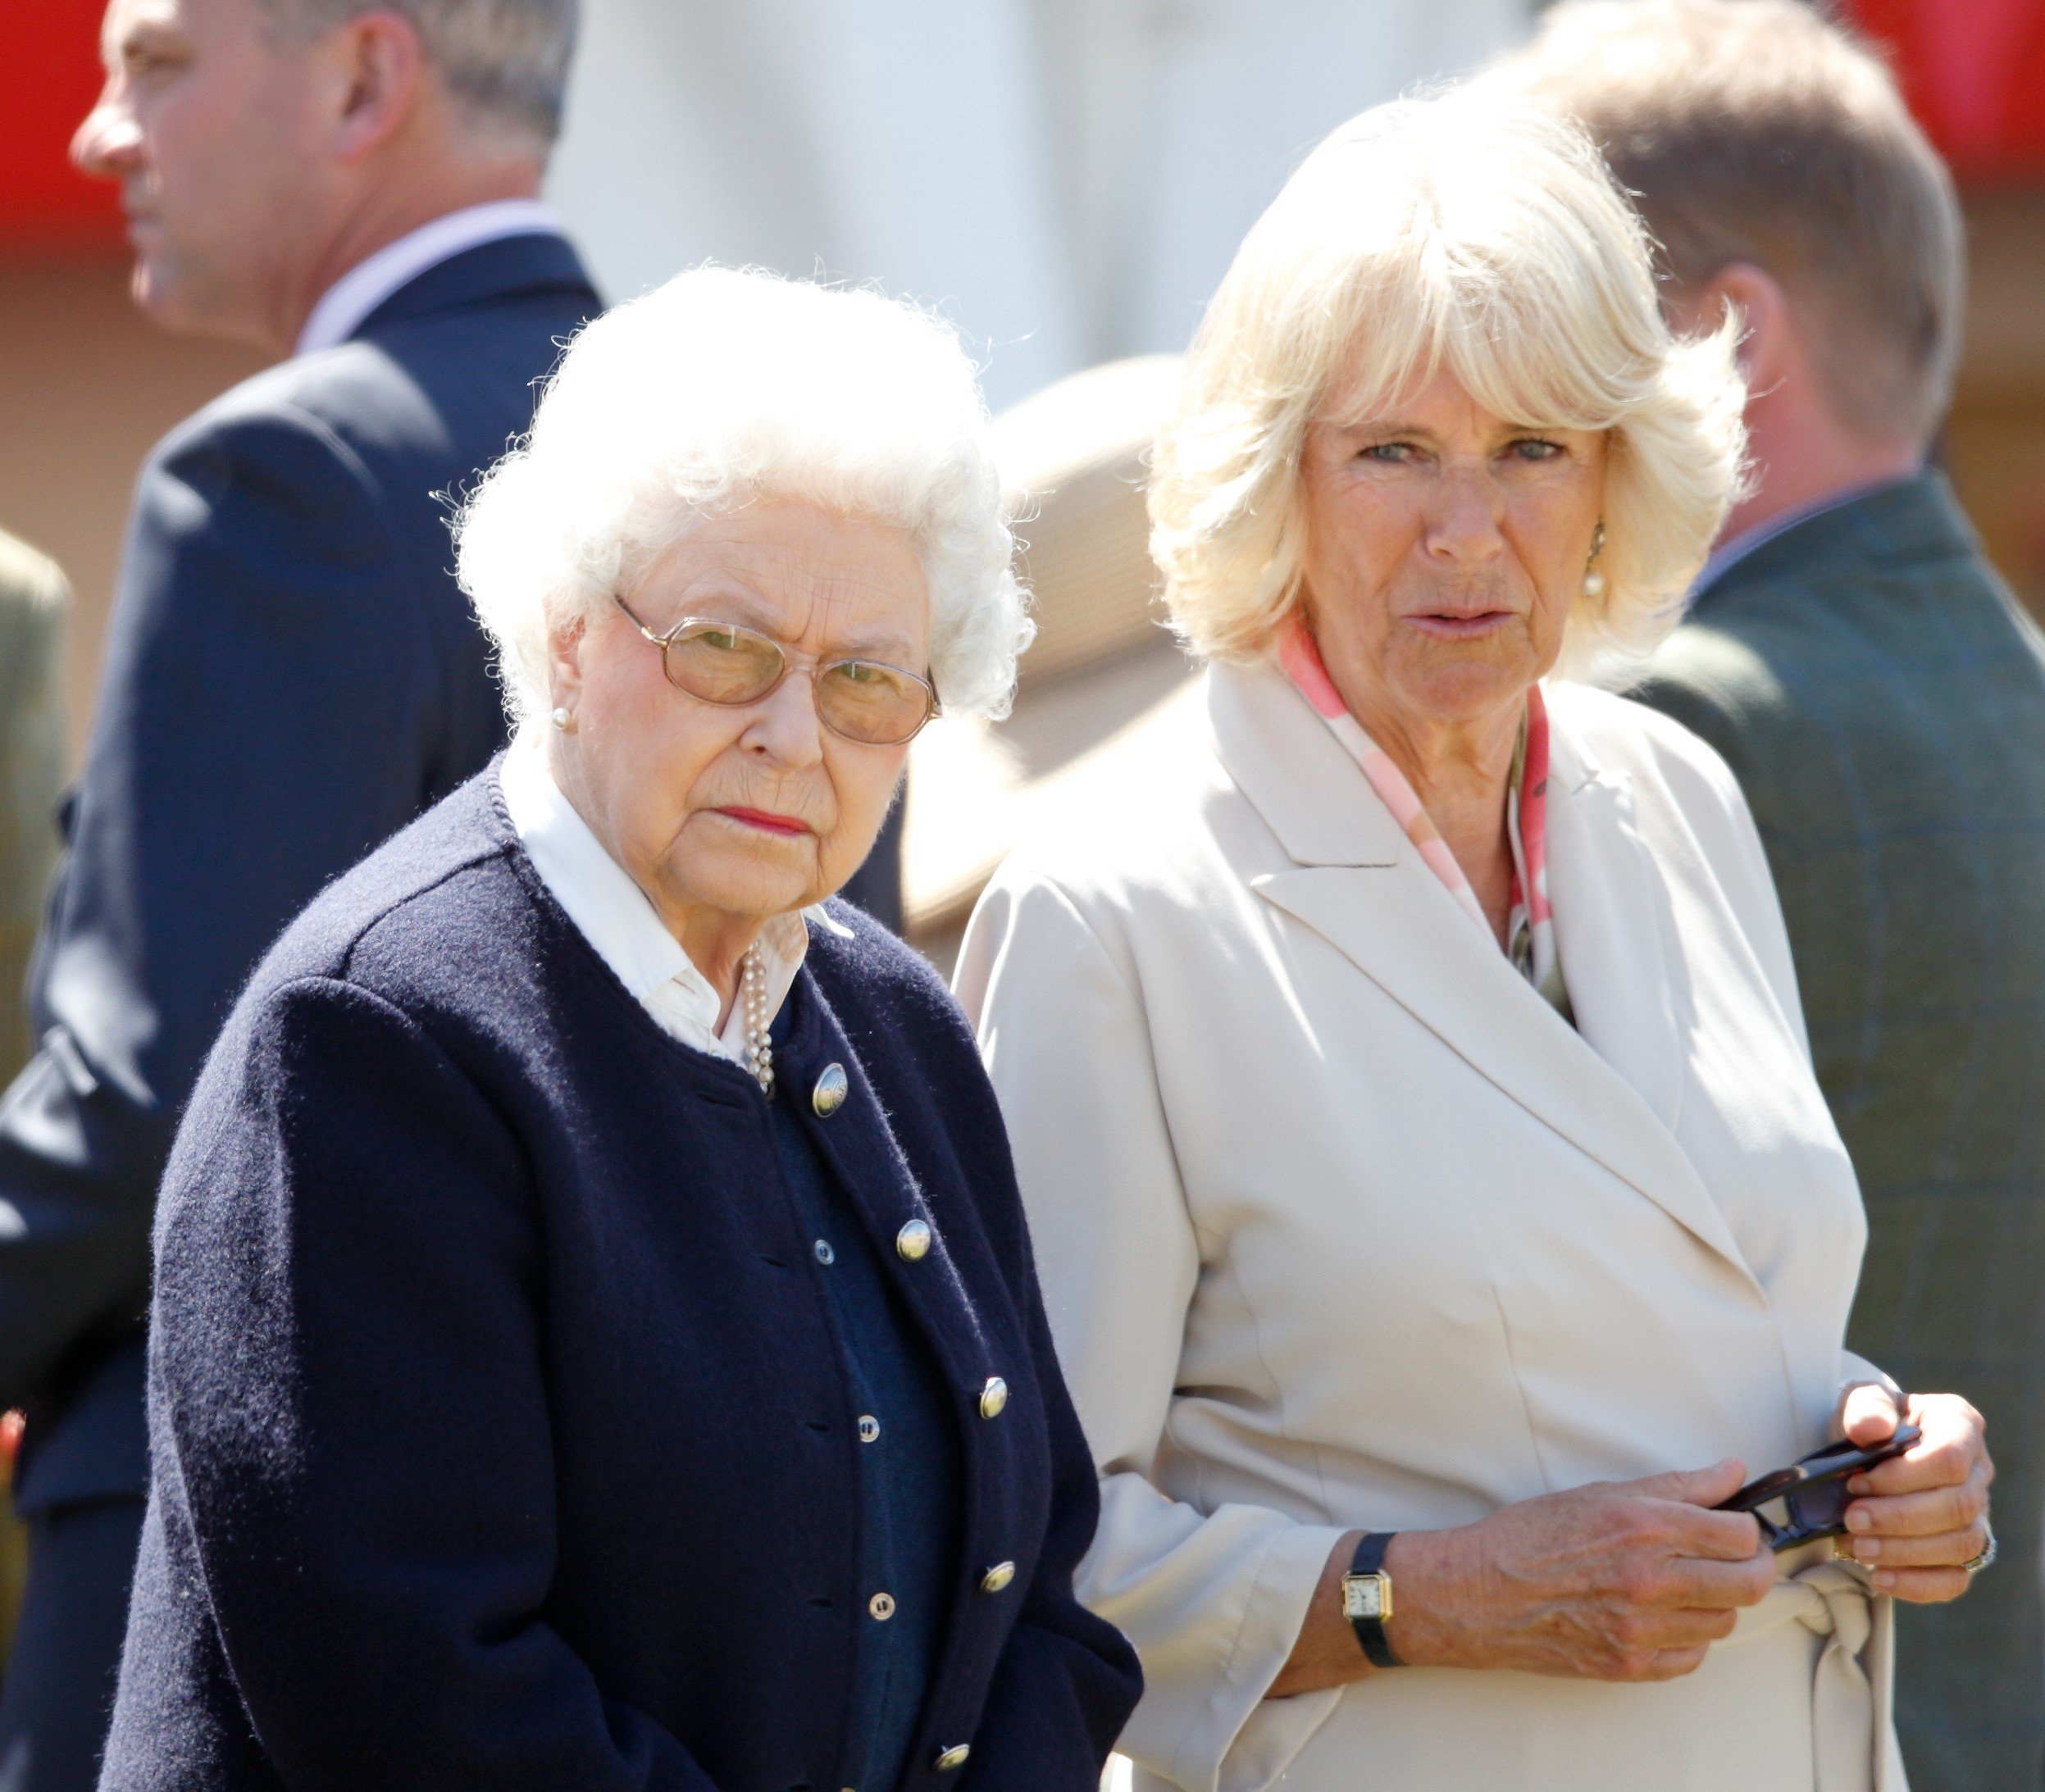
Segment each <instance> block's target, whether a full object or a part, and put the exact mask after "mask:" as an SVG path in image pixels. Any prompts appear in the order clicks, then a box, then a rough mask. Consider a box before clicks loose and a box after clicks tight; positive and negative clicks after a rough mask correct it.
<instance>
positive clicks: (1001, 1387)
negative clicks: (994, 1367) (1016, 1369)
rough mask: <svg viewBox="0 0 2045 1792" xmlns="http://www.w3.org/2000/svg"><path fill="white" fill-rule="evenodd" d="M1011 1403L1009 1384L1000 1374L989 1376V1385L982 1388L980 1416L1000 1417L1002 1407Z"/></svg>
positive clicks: (986, 1417) (987, 1417)
mask: <svg viewBox="0 0 2045 1792" xmlns="http://www.w3.org/2000/svg"><path fill="white" fill-rule="evenodd" d="M1008 1403H1009V1385H1008V1383H1007V1382H1005V1381H1004V1380H1002V1379H1001V1377H1000V1376H998V1375H991V1376H988V1377H987V1385H986V1386H985V1387H984V1388H982V1389H981V1390H980V1417H982V1418H983V1419H998V1418H1000V1417H1001V1408H1003V1407H1004V1406H1006V1405H1007V1404H1008Z"/></svg>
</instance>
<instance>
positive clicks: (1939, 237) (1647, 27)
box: [1502, 0, 1965, 441]
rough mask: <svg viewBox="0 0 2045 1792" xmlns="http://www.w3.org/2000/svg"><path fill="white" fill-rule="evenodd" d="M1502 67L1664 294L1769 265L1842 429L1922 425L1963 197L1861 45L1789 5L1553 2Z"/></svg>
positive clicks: (1934, 408)
mask: <svg viewBox="0 0 2045 1792" xmlns="http://www.w3.org/2000/svg"><path fill="white" fill-rule="evenodd" d="M1502 72H1503V73H1504V75H1505V77H1506V78H1507V79H1513V80H1524V81H1526V82H1528V84H1530V85H1531V86H1532V87H1533V89H1534V91H1535V92H1536V93H1538V94H1540V95H1541V96H1542V97H1543V98H1546V99H1547V100H1548V101H1550V102H1551V103H1554V104H1557V105H1560V106H1561V107H1564V108H1565V109H1567V110H1568V111H1570V112H1572V113H1574V115H1575V116H1577V117H1578V119H1579V120H1580V121H1582V122H1583V125H1585V126H1586V127H1587V129H1588V130H1589V131H1590V133H1591V134H1592V137H1593V138H1595V139H1596V141H1597V143H1598V144H1599V146H1600V147H1601V148H1602V149H1603V150H1604V152H1605V157H1606V159H1607V160H1608V161H1610V164H1611V166H1612V171H1613V172H1614V173H1615V175H1617V176H1618V178H1619V181H1620V183H1621V184H1623V185H1624V186H1625V187H1627V188H1628V189H1631V190H1632V191H1633V193H1634V195H1635V197H1636V198H1637V202H1638V203H1639V205H1640V207H1641V211H1642V214H1643V215H1644V216H1645V217H1646V221H1647V225H1648V228H1649V229H1650V230H1651V231H1652V233H1653V234H1654V235H1655V237H1656V239H1657V241H1658V242H1659V243H1660V248H1661V252H1662V255H1663V257H1664V258H1665V272H1666V273H1667V274H1668V275H1669V276H1670V277H1671V278H1672V279H1673V280H1674V284H1675V285H1676V287H1677V289H1678V290H1687V291H1690V292H1695V291H1697V289H1700V288H1701V287H1702V286H1703V285H1704V284H1706V282H1708V281H1709V280H1710V279H1711V277H1712V276H1713V275H1715V274H1716V273H1717V272H1719V270H1721V269H1722V268H1724V267H1725V266H1728V264H1730V263H1732V262H1751V263H1752V264H1753V265H1754V266H1757V267H1760V268H1761V269H1763V270H1765V271H1766V272H1768V273H1769V274H1770V275H1773V276H1774V278H1775V279H1776V280H1779V281H1780V282H1781V283H1782V284H1783V287H1784V289H1786V290H1787V291H1788V293H1790V295H1791V298H1792V302H1795V303H1796V304H1797V305H1798V307H1799V308H1800V309H1801V311H1802V312H1804V314H1805V315H1806V316H1808V317H1811V318H1813V319H1814V320H1815V323H1816V326H1817V327H1816V331H1815V334H1816V335H1817V337H1818V351H1819V356H1820V363H1819V365H1820V376H1821V377H1822V378H1823V380H1824V383H1825V387H1826V392H1827V396H1828V397H1829V398H1830V399H1831V401H1832V405H1833V410H1834V412H1835V413H1836V414H1837V415H1838V417H1839V418H1840V420H1841V421H1842V422H1843V423H1844V424H1846V425H1847V427H1848V428H1850V429H1852V430H1855V431H1856V433H1859V434H1864V435H1866V436H1870V437H1872V438H1874V439H1891V438H1894V437H1897V436H1906V437H1908V438H1909V439H1912V440H1915V441H1924V440H1926V439H1929V437H1930V435H1931V434H1932V433H1933V431H1934V430H1936V429H1937V428H1938V422H1939V420H1940V418H1941V417H1942V416H1943V414H1944V412H1945V409H1946V406H1947V402H1948V400H1949V399H1950V398H1951V395H1952V377H1953V366H1954V363H1955V362H1956V360H1957V358H1958V355H1959V348H1960V327H1961V300H1962V296H1963V287H1964V280H1965V270H1964V232H1963V229H1962V225H1961V218H1960V208H1959V204H1958V202H1957V200H1956V198H1955V197H1954V193H1953V188H1952V179H1951V177H1950V176H1949V175H1947V171H1946V169H1945V166H1944V164H1943V163H1942V162H1941V161H1939V159H1938V155H1937V153H1936V152H1934V151H1933V148H1932V147H1931V145H1930V144H1929V143H1928V142H1927V141H1926V140H1925V138H1924V133H1923V132H1922V131H1920V130H1919V129H1918V128H1917V126H1916V125H1915V123H1914V122H1913V121H1912V120H1911V116H1910V114H1909V112H1908V111H1907V110H1906V108H1905V107H1904V104H1903V101H1902V96H1901V95H1900V94H1899V93H1898V92H1897V87H1896V83H1895V81H1894V80H1892V78H1891V76H1890V74H1889V71H1888V68H1887V67H1886V66H1884V65H1883V63H1882V62H1881V61H1880V60H1879V59H1878V57H1876V56H1874V54H1873V53H1871V52H1870V50H1869V49H1868V48H1866V47H1865V45H1864V44H1863V43H1861V41H1860V40H1859V39H1856V38H1855V37H1853V36H1852V35H1851V34H1848V33H1847V31H1845V30H1842V29H1841V28H1840V27H1839V26H1838V25H1835V24H1833V23H1832V22H1830V21H1829V20H1827V19H1826V18H1825V17H1824V16H1822V15H1821V14H1820V12H1819V11H1817V10H1815V8H1814V7H1810V6H1806V5H1804V4H1801V3H1799V0H1564V3H1563V4H1561V5H1559V6H1557V7H1555V8H1553V9H1552V10H1551V11H1550V12H1549V13H1548V14H1547V16H1546V18H1545V19H1544V20H1542V25H1541V27H1540V30H1538V32H1537V34H1536V36H1535V39H1534V41H1533V43H1532V45H1530V46H1529V47H1528V49H1526V50H1525V51H1524V52H1520V53H1519V55H1518V56H1516V57H1514V58H1513V59H1512V60H1511V61H1510V62H1509V63H1508V64H1507V65H1506V67H1505V70H1503V71H1502Z"/></svg>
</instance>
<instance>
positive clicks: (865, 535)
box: [639, 501, 930, 670]
mask: <svg viewBox="0 0 2045 1792" xmlns="http://www.w3.org/2000/svg"><path fill="white" fill-rule="evenodd" d="M639 598H640V603H642V604H643V605H644V607H645V609H646V610H647V611H649V612H653V613H651V614H647V615H646V616H645V620H646V621H647V622H648V623H649V625H652V626H654V628H655V629H657V630H658V629H662V628H667V627H672V625H674V624H675V623H676V621H680V620H681V618H682V617H683V616H701V617H705V618H708V619H709V620H712V621H722V622H739V623H743V624H745V625H746V626H748V627H749V628H755V629H758V630H761V631H762V632H763V633H764V634H771V635H772V636H773V637H774V638H775V639H777V640H781V641H784V642H786V643H788V644H790V645H791V646H795V647H799V648H801V649H802V650H803V651H804V652H806V653H819V654H829V655H832V656H839V657H851V658H863V659H879V660H884V661H886V662H888V663H890V664H892V665H900V666H905V667H907V668H909V669H910V670H918V669H920V668H921V666H922V662H924V660H925V659H926V658H927V657H928V639H929V632H930V596H929V585H928V583H927V580H926V577H925V575H924V571H923V565H922V559H921V557H919V556H918V553H917V551H916V548H915V545H914V544H913V542H912V541H911V540H910V539H909V536H908V535H907V534H904V532H903V531H902V530H900V529H897V528H895V527H893V526H892V525H889V524H886V523H883V522H881V521H877V519H875V518H872V517H868V516H857V515H839V514H834V513H832V512H826V511H823V510H821V509H818V508H817V507H813V506H811V505H807V504H790V503H775V502H772V501H767V502H761V503H751V504H747V505H743V506H741V507H737V508H735V509H733V510H731V511H728V512H725V513H723V514H722V515H719V516H710V517H707V518H704V519H703V520H701V521H698V522H696V523H695V524H694V525H692V526H691V527H690V529H689V530H687V531H686V532H685V534H682V536H681V538H680V539H678V540H677V541H676V543H675V544H673V546H672V547H671V548H668V550H667V552H666V553H664V554H663V555H662V556H661V557H659V559H658V560H657V561H656V562H654V565H653V566H652V567H651V569H650V570H649V571H648V573H647V575H646V576H645V578H644V580H642V582H641V584H640V591H639Z"/></svg>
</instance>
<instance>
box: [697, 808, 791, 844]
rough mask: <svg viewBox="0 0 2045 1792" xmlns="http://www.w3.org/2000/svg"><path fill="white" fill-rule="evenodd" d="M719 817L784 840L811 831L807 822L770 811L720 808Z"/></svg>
mask: <svg viewBox="0 0 2045 1792" xmlns="http://www.w3.org/2000/svg"><path fill="white" fill-rule="evenodd" d="M717 813H718V814H719V815H722V816H729V817H730V818H731V820H732V821H739V822H742V823H744V824H745V826H747V827H755V828H758V829H760V830H763V832H765V833H768V834H778V835H781V837H782V838H783V839H793V838H794V837H795V835H798V834H808V833H810V832H812V831H813V830H812V829H811V827H810V826H809V824H808V822H807V821H801V820H799V819H798V818H797V817H796V816H792V815H777V814H775V813H774V812H773V811H772V810H771V809H747V808H740V807H731V808H722V809H719V810H718V811H717Z"/></svg>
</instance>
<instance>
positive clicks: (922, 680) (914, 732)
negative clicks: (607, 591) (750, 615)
mask: <svg viewBox="0 0 2045 1792" xmlns="http://www.w3.org/2000/svg"><path fill="white" fill-rule="evenodd" d="M611 601H612V603H615V604H616V605H617V607H618V609H619V610H620V612H622V613H623V615H624V617H625V620H626V621H627V622H629V623H631V625H632V626H633V627H634V628H635V629H637V630H639V632H640V634H643V635H644V636H645V637H646V639H648V640H649V641H650V642H652V643H653V644H654V646H655V647H657V648H659V649H660V672H661V676H662V677H663V678H665V679H666V680H667V682H668V683H669V684H670V685H673V686H674V688H675V689H676V690H678V691H680V692H681V694H683V695H684V696H685V697H693V698H695V700H696V701H697V702H698V703H710V704H713V705H714V706H715V707H717V708H719V709H747V708H749V707H752V705H754V703H765V702H766V701H767V698H770V697H772V695H773V694H774V693H775V692H776V691H777V690H779V689H781V686H782V685H783V684H784V683H786V680H787V678H788V675H789V674H790V672H791V671H795V670H796V669H797V666H798V665H799V662H798V661H797V659H796V658H795V656H794V655H793V654H791V653H790V652H789V651H788V649H787V648H785V647H783V646H782V645H781V643H780V642H779V641H777V640H776V639H774V637H773V636H772V635H771V634H767V633H766V632H765V631H764V630H760V629H754V628H749V627H747V626H746V625H745V623H743V622H727V621H724V620H723V619H722V618H721V617H718V616H683V617H682V618H681V621H678V622H676V624H675V625H674V626H673V627H672V628H671V629H669V630H667V633H666V634H654V631H653V630H651V629H649V628H648V627H647V626H646V625H645V624H644V622H642V621H640V619H639V618H638V617H637V616H635V615H633V614H632V609H631V605H630V604H628V603H626V601H625V600H624V598H622V597H620V596H619V595H618V594H617V593H616V592H613V593H612V594H611ZM699 626H708V627H710V628H716V629H726V630H730V631H731V633H732V634H745V635H750V636H751V637H752V638H753V639H754V640H756V641H764V642H766V643H767V645H768V646H769V647H771V648H773V649H774V651H775V653H777V654H778V655H779V656H780V657H781V670H780V671H778V672H777V673H776V674H775V675H774V679H773V682H772V684H770V685H768V686H767V689H765V690H763V691H761V692H758V694H755V695H754V696H751V697H745V698H737V699H736V700H732V701H729V702H727V701H726V699H724V698H718V697H705V696H704V694H702V693H701V692H700V691H694V690H691V689H690V688H689V687H688V686H687V685H685V684H683V683H682V682H681V680H680V679H678V678H676V676H675V675H674V671H673V668H672V666H671V665H670V663H669V662H668V658H667V650H668V648H670V647H672V645H673V644H674V642H675V640H676V637H677V636H678V635H680V634H681V631H682V630H684V629H690V628H696V627H699ZM840 666H872V667H873V668H874V670H875V671H882V672H891V673H893V674H894V675H895V677H897V678H905V679H907V680H909V682H910V683H911V684H913V685H921V686H922V689H923V693H924V694H925V695H926V696H927V697H928V698H929V699H930V702H929V703H928V705H927V707H925V709H924V711H923V717H922V721H919V722H918V723H917V725H915V726H914V727H913V728H912V729H910V730H909V732H908V733H907V734H905V735H903V736H902V738H901V739H900V740H862V739H859V736H858V735H849V734H847V733H846V732H845V730H843V729H842V728H838V727H835V726H833V725H832V724H831V721H830V719H829V718H828V717H827V716H825V714H824V712H823V705H822V703H817V704H816V710H817V720H818V722H819V723H820V724H821V725H822V726H824V727H826V728H829V729H830V730H831V733H832V734H834V735H836V736H837V737H838V738H839V739H840V740H849V741H850V742H851V743H852V744H853V745H854V746H855V747H906V746H907V745H908V744H909V743H910V742H911V741H912V740H913V739H915V738H916V737H917V736H918V735H920V734H921V733H922V731H923V730H925V729H926V728H927V727H928V726H929V725H930V723H931V717H932V716H936V714H937V713H938V712H939V710H940V708H941V704H940V703H939V700H938V696H937V687H936V685H934V684H932V683H931V680H929V679H927V678H926V677H924V676H923V675H922V674H921V673H919V672H912V671H909V668H908V667H907V666H890V665H889V664H888V662H886V660H863V659H859V658H857V657H848V658H845V659H841V660H817V661H814V662H811V663H810V664H809V665H808V666H806V667H804V670H806V671H808V674H809V680H810V685H811V691H812V701H813V702H814V701H815V697H814V693H815V687H816V681H817V679H818V675H820V674H822V673H824V672H834V671H836V670H837V669H838V668H839V667H840Z"/></svg>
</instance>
